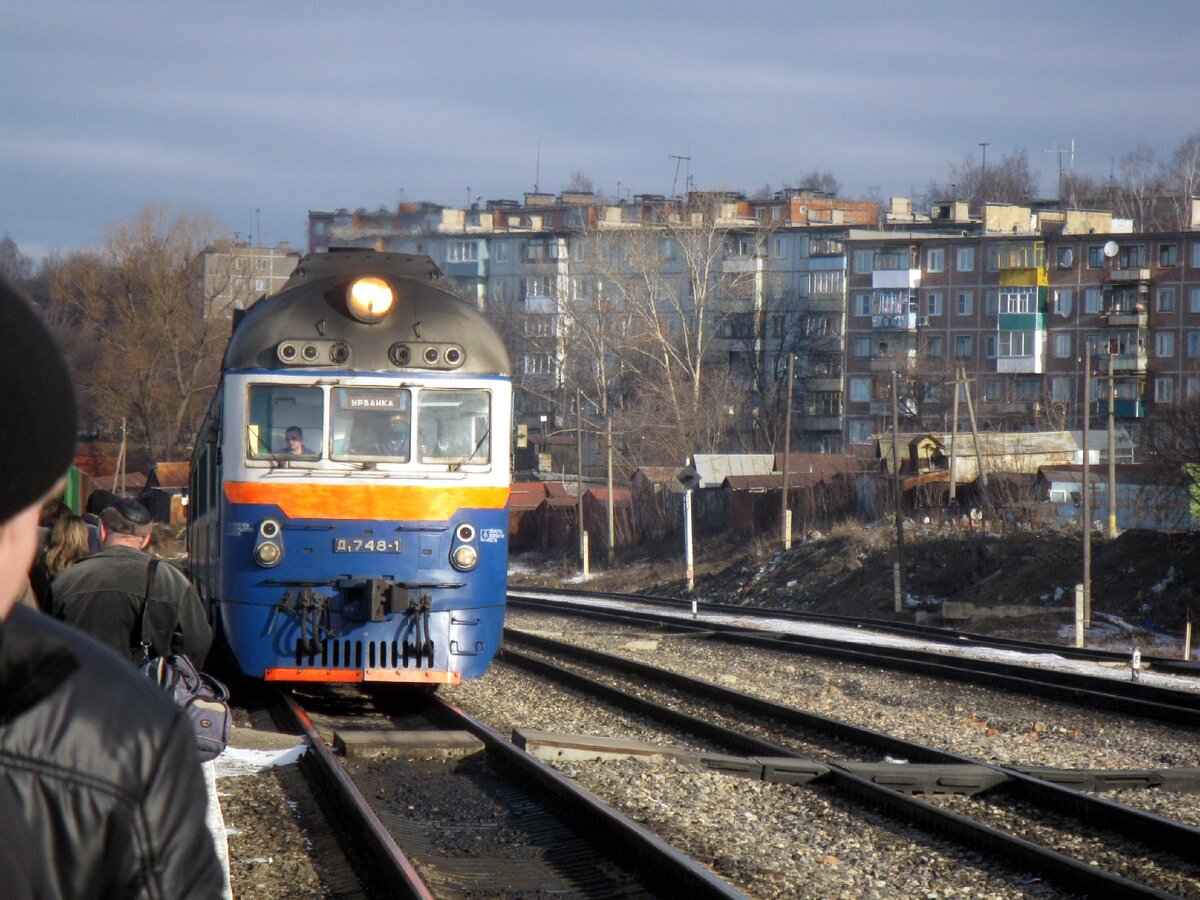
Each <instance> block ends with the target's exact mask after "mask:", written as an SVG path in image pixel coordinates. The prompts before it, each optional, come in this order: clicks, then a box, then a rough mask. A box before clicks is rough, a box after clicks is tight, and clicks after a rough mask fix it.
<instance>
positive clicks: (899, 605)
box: [892, 367, 904, 612]
mask: <svg viewBox="0 0 1200 900" xmlns="http://www.w3.org/2000/svg"><path fill="white" fill-rule="evenodd" d="M898 382H899V378H898V376H897V373H896V369H895V368H894V367H893V369H892V487H893V491H894V494H895V496H894V500H895V504H896V563H895V573H894V575H893V581H894V588H895V600H896V605H895V609H896V612H903V611H904V522H903V520H902V519H901V517H900V500H901V493H902V492H901V490H900V400H899V393H898V388H897V384H898Z"/></svg>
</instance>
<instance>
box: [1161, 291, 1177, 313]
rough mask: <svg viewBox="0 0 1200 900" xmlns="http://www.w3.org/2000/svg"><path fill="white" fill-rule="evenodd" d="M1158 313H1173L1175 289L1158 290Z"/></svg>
mask: <svg viewBox="0 0 1200 900" xmlns="http://www.w3.org/2000/svg"><path fill="white" fill-rule="evenodd" d="M1158 311H1159V312H1175V288H1159V289H1158Z"/></svg>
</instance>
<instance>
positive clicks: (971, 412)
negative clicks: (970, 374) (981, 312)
mask: <svg viewBox="0 0 1200 900" xmlns="http://www.w3.org/2000/svg"><path fill="white" fill-rule="evenodd" d="M962 372H963V391H964V393H965V394H966V396H967V418H969V419H970V420H971V437H972V438H973V439H974V442H975V459H977V460H978V461H979V493H980V494H982V495H983V505H984V506H985V507H988V508H989V509H990V508H991V503H990V502H989V500H988V483H987V467H986V466H984V463H983V448H982V447H980V446H979V426H978V425H976V424H975V404H974V403H972V402H971V383H970V381H968V380H967V367H966V366H963V367H962Z"/></svg>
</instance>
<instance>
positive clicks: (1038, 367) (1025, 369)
mask: <svg viewBox="0 0 1200 900" xmlns="http://www.w3.org/2000/svg"><path fill="white" fill-rule="evenodd" d="M996 371H997V372H1000V373H1003V374H1009V375H1013V374H1015V375H1040V374H1041V373H1043V372H1045V371H1046V367H1045V366H1044V365H1043V363H1042V354H1040V353H1034V354H1032V355H1030V356H998V357H996Z"/></svg>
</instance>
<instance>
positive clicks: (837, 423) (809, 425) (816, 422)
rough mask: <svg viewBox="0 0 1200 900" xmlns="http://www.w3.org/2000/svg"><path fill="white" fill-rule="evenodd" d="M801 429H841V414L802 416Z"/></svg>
mask: <svg viewBox="0 0 1200 900" xmlns="http://www.w3.org/2000/svg"><path fill="white" fill-rule="evenodd" d="M800 430H801V431H841V430H842V417H841V416H809V415H802V416H800Z"/></svg>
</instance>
